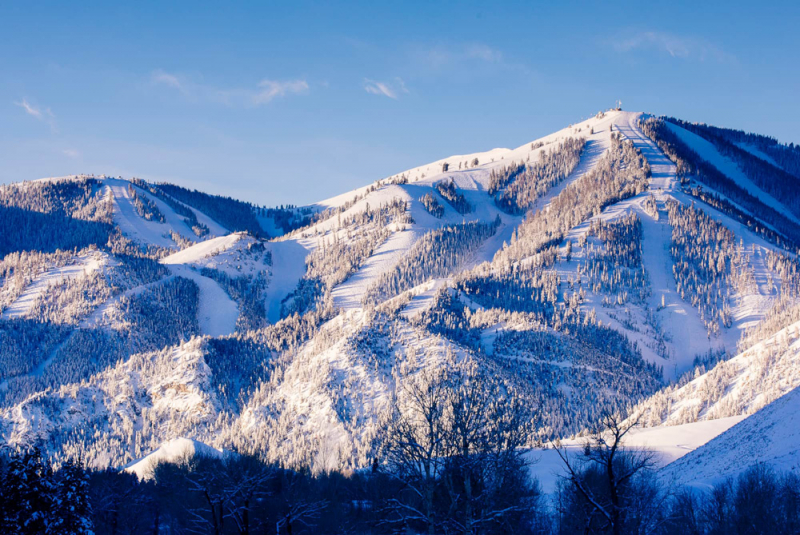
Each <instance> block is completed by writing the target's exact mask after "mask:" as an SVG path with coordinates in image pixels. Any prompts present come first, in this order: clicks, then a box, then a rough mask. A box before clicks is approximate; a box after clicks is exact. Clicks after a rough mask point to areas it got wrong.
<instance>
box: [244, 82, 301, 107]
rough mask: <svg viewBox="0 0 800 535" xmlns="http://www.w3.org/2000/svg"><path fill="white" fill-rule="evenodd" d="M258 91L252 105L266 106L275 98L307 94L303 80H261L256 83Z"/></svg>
mask: <svg viewBox="0 0 800 535" xmlns="http://www.w3.org/2000/svg"><path fill="white" fill-rule="evenodd" d="M258 87H259V91H258V92H257V93H256V94H255V95H254V96H253V104H255V105H256V106H258V105H259V104H266V103H267V102H269V101H271V100H272V99H274V98H276V97H283V96H286V95H288V94H293V95H299V94H301V93H306V92H308V83H307V82H306V81H305V80H290V81H288V82H279V81H276V80H261V82H259V83H258Z"/></svg>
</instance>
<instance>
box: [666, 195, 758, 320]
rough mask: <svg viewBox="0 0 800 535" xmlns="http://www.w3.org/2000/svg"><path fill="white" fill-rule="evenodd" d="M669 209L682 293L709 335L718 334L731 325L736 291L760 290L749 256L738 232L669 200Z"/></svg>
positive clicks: (673, 253)
mask: <svg viewBox="0 0 800 535" xmlns="http://www.w3.org/2000/svg"><path fill="white" fill-rule="evenodd" d="M667 211H668V213H669V223H670V226H671V227H672V241H671V244H670V254H671V255H672V260H673V267H672V271H673V274H674V276H675V281H676V283H677V292H678V294H679V295H680V296H681V299H684V300H685V301H688V302H690V303H691V304H692V306H694V307H696V308H697V310H698V312H699V313H700V319H701V320H702V321H703V322H704V323H705V326H706V328H707V329H708V333H709V336H710V335H716V334H719V332H720V329H721V328H722V327H730V326H731V324H732V321H733V318H732V313H731V299H732V296H733V294H734V293H744V292H747V291H750V290H753V289H754V288H755V285H756V282H755V276H754V274H753V272H752V269H751V268H750V267H749V257H748V255H747V254H746V253H745V251H744V250H743V248H742V247H740V246H739V245H738V244H737V242H736V237H735V236H734V234H733V232H731V231H730V230H729V229H727V228H726V227H724V226H722V225H720V224H719V223H717V222H716V221H714V220H713V219H711V218H710V217H709V216H708V215H707V214H706V213H705V212H703V211H702V210H698V209H697V208H695V207H694V206H689V207H687V206H684V205H683V204H681V203H679V202H676V201H670V202H668V203H667Z"/></svg>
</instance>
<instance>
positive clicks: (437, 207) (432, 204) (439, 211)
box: [419, 191, 444, 219]
mask: <svg viewBox="0 0 800 535" xmlns="http://www.w3.org/2000/svg"><path fill="white" fill-rule="evenodd" d="M419 202H420V203H421V204H422V207H423V208H425V210H426V211H427V212H428V213H429V214H431V215H432V216H433V217H435V218H437V219H441V218H442V216H444V206H442V203H440V202H439V201H438V200H437V199H436V195H434V194H433V193H431V192H430V191H429V192H428V193H426V194H425V195H423V196H422V197H420V198H419Z"/></svg>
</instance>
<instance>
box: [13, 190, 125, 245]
mask: <svg viewBox="0 0 800 535" xmlns="http://www.w3.org/2000/svg"><path fill="white" fill-rule="evenodd" d="M111 225H112V203H111V198H110V197H109V196H105V195H102V194H101V190H100V187H99V182H98V181H97V180H95V179H76V180H57V181H41V182H23V183H20V184H10V185H6V186H0V228H2V229H3V232H2V233H0V258H3V257H5V256H6V255H7V254H8V253H11V252H19V251H32V250H37V251H40V252H43V253H52V252H55V251H56V250H62V251H65V250H71V249H82V248H84V247H88V246H89V245H95V246H103V245H105V243H106V242H107V241H108V239H109V235H110V234H111V231H112V226H111Z"/></svg>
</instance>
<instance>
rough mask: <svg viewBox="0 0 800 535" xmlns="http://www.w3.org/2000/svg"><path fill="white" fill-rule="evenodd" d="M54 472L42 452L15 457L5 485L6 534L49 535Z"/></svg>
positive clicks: (0, 523)
mask: <svg viewBox="0 0 800 535" xmlns="http://www.w3.org/2000/svg"><path fill="white" fill-rule="evenodd" d="M54 493H55V488H54V484H53V472H52V470H51V469H50V467H49V465H47V464H46V463H45V462H44V460H43V459H42V455H41V453H40V452H39V450H38V449H31V450H29V451H26V452H24V453H23V452H16V453H14V454H12V456H11V460H10V462H9V466H8V470H7V471H6V474H5V477H4V478H3V481H2V497H3V499H2V507H3V510H2V515H1V516H0V530H1V531H2V532H3V533H20V534H27V533H30V534H33V533H37V534H39V533H46V532H47V531H48V528H49V526H50V524H51V521H52V519H51V511H52V507H53V501H54V500H53V498H54Z"/></svg>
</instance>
